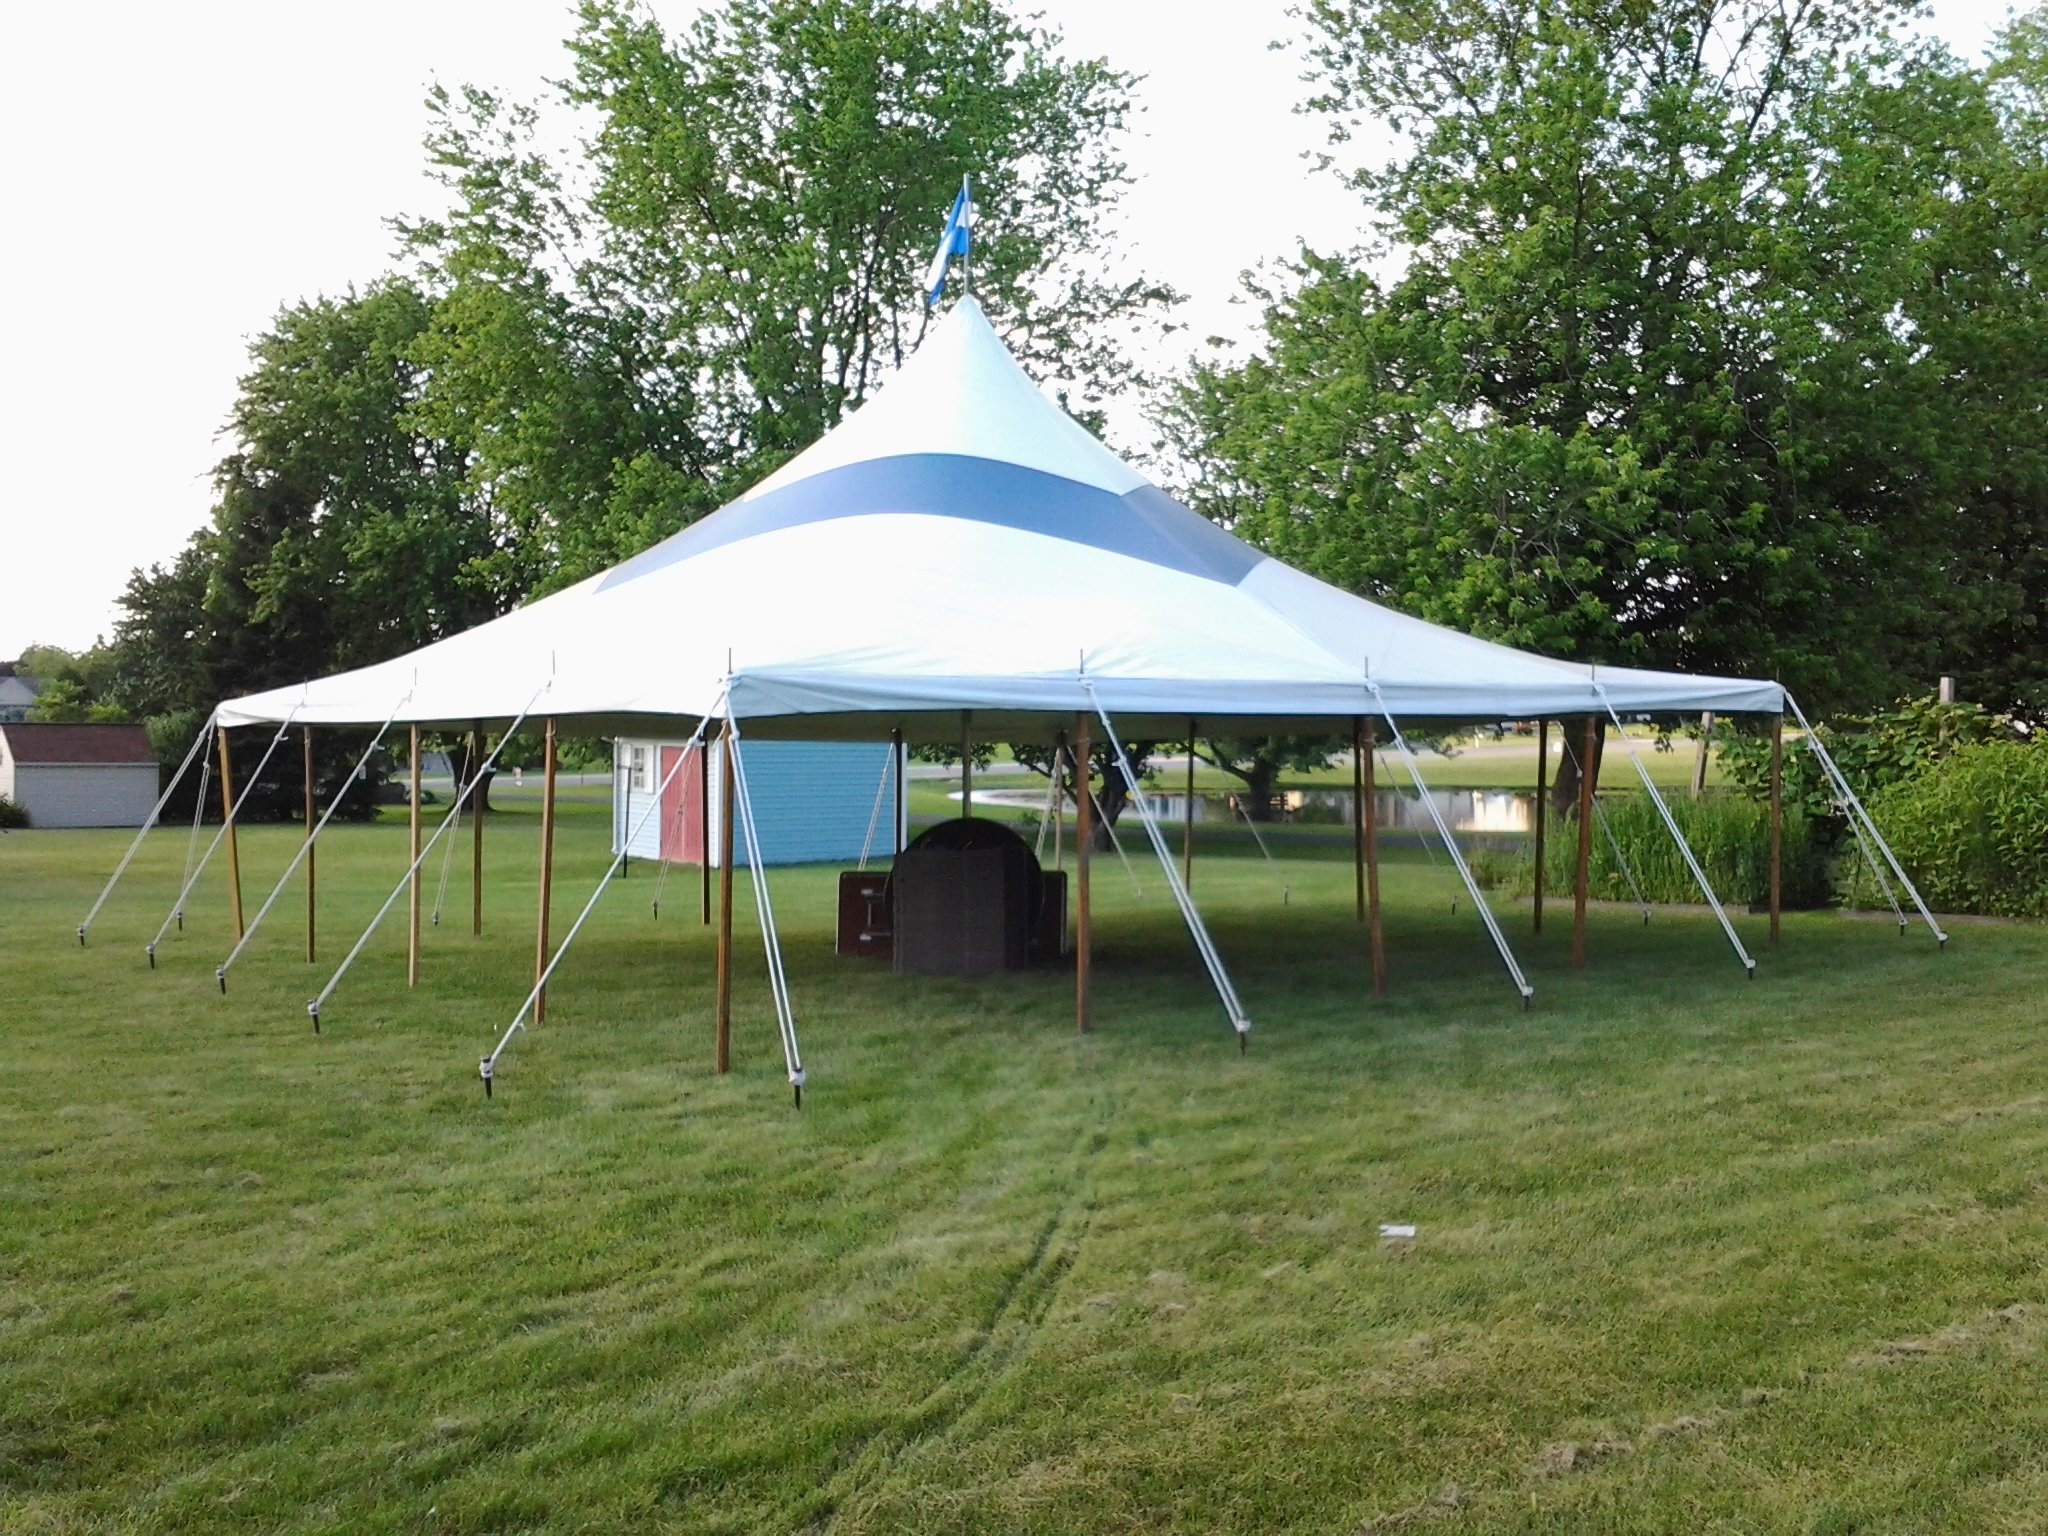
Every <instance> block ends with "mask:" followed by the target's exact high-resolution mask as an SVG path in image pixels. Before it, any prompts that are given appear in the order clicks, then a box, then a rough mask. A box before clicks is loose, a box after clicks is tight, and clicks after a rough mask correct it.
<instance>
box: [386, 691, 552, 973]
mask: <svg viewBox="0 0 2048 1536" xmlns="http://www.w3.org/2000/svg"><path fill="white" fill-rule="evenodd" d="M406 743H407V747H408V749H409V751H410V754H411V755H410V757H409V759H408V761H409V762H410V764H411V768H410V772H409V774H408V775H407V779H408V784H409V787H410V789H411V791H412V793H411V799H410V803H409V804H408V806H407V811H406V828H407V831H408V833H409V835H410V837H411V840H412V876H411V880H410V882H409V883H408V886H407V889H406V893H405V984H406V985H407V986H408V987H416V986H418V985H419V984H420V728H419V727H418V726H416V725H415V726H412V727H411V728H410V729H409V730H408V732H407V736H406ZM543 943H545V941H543Z"/></svg>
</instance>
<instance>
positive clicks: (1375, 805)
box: [1358, 720, 1387, 997]
mask: <svg viewBox="0 0 2048 1536" xmlns="http://www.w3.org/2000/svg"><path fill="white" fill-rule="evenodd" d="M1378 735H1379V725H1378V722H1377V721H1373V720H1367V721H1365V722H1364V725H1363V727H1362V728H1361V730H1360V732H1359V736H1358V748H1359V757H1360V765H1361V766H1360V772H1361V773H1362V774H1363V776H1364V777H1363V783H1362V785H1361V790H1360V796H1359V799H1360V803H1361V805H1362V807H1363V809H1364V813H1365V814H1364V825H1365V908H1366V935H1367V943H1368V946H1369V947H1370V949H1371V950H1372V995H1373V996H1374V997H1385V996H1386V995H1387V945H1386V935H1385V931H1384V928H1383V925H1382V923H1381V919H1380V829H1379V796H1378V795H1377V793H1376V792H1375V788H1374V784H1373V778H1374V769H1375V767H1376V766H1377V765H1376V764H1375V763H1374V761H1373V759H1374V756H1375V746H1376V743H1377V737H1378Z"/></svg>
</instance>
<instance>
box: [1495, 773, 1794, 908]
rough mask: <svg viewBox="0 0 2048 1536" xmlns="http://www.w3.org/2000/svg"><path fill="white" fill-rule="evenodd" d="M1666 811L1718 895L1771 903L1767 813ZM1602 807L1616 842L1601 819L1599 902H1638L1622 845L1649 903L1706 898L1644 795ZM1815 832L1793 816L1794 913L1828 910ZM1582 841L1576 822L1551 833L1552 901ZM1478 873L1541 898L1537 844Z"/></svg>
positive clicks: (1788, 856) (1719, 808) (1548, 878)
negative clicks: (1537, 887)
mask: <svg viewBox="0 0 2048 1536" xmlns="http://www.w3.org/2000/svg"><path fill="white" fill-rule="evenodd" d="M1666 803H1667V804H1669V805H1670V807H1671V815H1672V819H1673V820H1675V821H1676V822H1677V823H1678V827H1679V830H1680V831H1681V832H1683V833H1684V834H1685V840H1686V842H1687V843H1688V844H1690V845H1691V847H1692V851H1693V856H1694V857H1695V858H1697V859H1698V860H1699V861H1700V867H1701V868H1702V869H1704V870H1705V871H1706V872H1707V879H1708V881H1709V883H1710V884H1712V886H1713V887H1714V894H1715V895H1717V896H1719V897H1720V898H1721V899H1722V900H1723V901H1728V902H1745V903H1751V904H1755V903H1758V902H1763V901H1766V900H1768V899H1769V896H1770V879H1771V873H1770V871H1771V813H1770V808H1769V807H1768V806H1764V805H1759V804H1757V803H1755V802H1754V801H1751V800H1745V799H1742V798H1740V797H1739V796H1733V795H1708V796H1705V797H1703V798H1701V799H1698V800H1671V801H1667V802H1666ZM1601 804H1602V805H1603V806H1604V807H1605V808H1606V811H1607V824H1608V827H1610V828H1612V830H1613V833H1614V836H1613V839H1612V841H1610V840H1609V838H1608V835H1607V832H1606V831H1604V830H1603V829H1602V828H1601V826H1600V822H1599V820H1598V818H1597V817H1596V818H1595V820H1594V823H1593V849H1592V856H1591V858H1590V859H1589V860H1588V862H1587V885H1588V888H1589V890H1590V892H1591V894H1592V895H1593V896H1594V897H1595V898H1596V899H1598V900H1605V901H1631V900H1633V899H1634V893H1633V892H1632V891H1631V890H1630V888H1629V883H1628V881H1627V879H1625V878H1624V877H1623V875H1622V870H1621V865H1620V864H1619V863H1617V862H1616V861H1615V857H1614V848H1615V845H1616V844H1619V845H1620V847H1621V851H1622V856H1623V857H1624V858H1625V859H1626V860H1627V862H1628V867H1629V870H1630V872H1631V873H1633V874H1634V876H1635V880H1636V885H1637V886H1639V887H1640V888H1641V890H1642V893H1643V897H1644V899H1645V900H1647V901H1652V902H1659V903H1664V902H1689V901H1700V900H1703V899H1704V898H1703V897H1702V896H1701V895H1700V888H1699V886H1698V885H1697V884H1695V883H1694V881H1693V878H1692V873H1691V871H1690V870H1688V869H1687V868H1686V866H1685V859H1684V857H1683V856H1682V855H1681V854H1680V853H1679V851H1678V846H1677V844H1675V843H1674V842H1672V840H1671V834H1670V832H1668V831H1667V830H1666V829H1665V826H1664V820H1663V818H1662V817H1661V816H1659V815H1658V814H1657V807H1656V806H1655V805H1653V804H1651V802H1650V798H1649V797H1648V796H1647V795H1603V796H1602V797H1601ZM1813 832H1814V823H1813V822H1811V821H1810V820H1809V819H1808V818H1806V817H1805V816H1802V815H1799V814H1797V813H1796V812H1792V811H1788V812H1787V814H1786V817H1785V832H1784V852H1783V865H1782V868H1783V890H1784V902H1785V905H1786V906H1788V907H1817V906H1822V905H1825V904H1826V902H1827V899H1828V881H1827V861H1826V858H1825V854H1824V851H1823V850H1822V848H1821V846H1820V844H1819V840H1818V839H1816V838H1815V837H1814V835H1813ZM1578 837H1579V834H1578V824H1577V823H1576V822H1575V821H1558V822H1553V823H1552V825H1551V829H1550V835H1549V838H1548V842H1547V846H1546V848H1545V852H1544V863H1545V866H1546V870H1545V882H1544V885H1545V889H1546V890H1547V891H1549V892H1550V893H1551V894H1553V895H1563V894H1569V893H1570V891H1571V889H1572V876H1573V870H1574V866H1575V865H1576V864H1577V862H1578ZM1472 864H1473V873H1474V875H1475V876H1476V877H1478V878H1479V879H1480V881H1481V882H1482V883H1484V884H1489V885H1494V886H1498V887H1500V888H1502V889H1505V890H1506V891H1508V892H1509V893H1510V894H1511V895H1516V896H1524V895H1527V894H1529V893H1530V892H1531V891H1533V890H1534V889H1535V884H1536V873H1535V843H1534V840H1533V839H1532V840H1531V841H1529V842H1528V843H1526V844H1525V845H1524V846H1523V847H1521V848H1519V849H1512V850H1511V849H1491V850H1486V851H1483V852H1482V853H1480V854H1479V856H1478V857H1476V858H1475V859H1474V860H1473V861H1472Z"/></svg>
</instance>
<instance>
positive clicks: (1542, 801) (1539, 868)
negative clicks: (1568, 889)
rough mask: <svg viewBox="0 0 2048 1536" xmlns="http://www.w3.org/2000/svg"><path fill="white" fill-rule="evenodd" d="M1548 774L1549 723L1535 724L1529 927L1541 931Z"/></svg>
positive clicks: (1543, 721)
mask: <svg viewBox="0 0 2048 1536" xmlns="http://www.w3.org/2000/svg"><path fill="white" fill-rule="evenodd" d="M1549 774H1550V722H1549V721H1548V720H1538V721H1537V722H1536V904H1535V909H1534V913H1533V921H1532V922H1531V925H1530V926H1531V927H1532V928H1533V929H1534V930H1535V931H1536V932H1537V933H1541V932H1542V931H1543V834H1544V832H1545V830H1546V823H1547V822H1548V820H1549V816H1550V795H1549V793H1548V788H1547V786H1546V785H1545V784H1544V780H1545V779H1546V778H1547V777H1548V776H1549Z"/></svg>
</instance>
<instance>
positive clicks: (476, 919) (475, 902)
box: [469, 722, 484, 938]
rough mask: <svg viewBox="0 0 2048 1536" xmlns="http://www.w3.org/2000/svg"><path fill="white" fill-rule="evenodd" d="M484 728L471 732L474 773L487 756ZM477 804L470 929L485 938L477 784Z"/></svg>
mask: <svg viewBox="0 0 2048 1536" xmlns="http://www.w3.org/2000/svg"><path fill="white" fill-rule="evenodd" d="M483 753H484V729H483V724H482V722H478V724H477V728H476V729H475V730H473V731H471V732H470V733H469V771H470V773H471V774H472V775H473V774H475V773H476V772H477V768H478V765H479V764H480V763H482V762H483V760H484V756H483ZM474 798H475V800H476V804H474V805H472V806H471V807H470V808H469V821H470V826H469V933H470V937H471V938H482V937H483V931H484V796H483V788H482V786H481V785H479V786H478V788H477V790H476V793H475V797H474Z"/></svg>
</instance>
